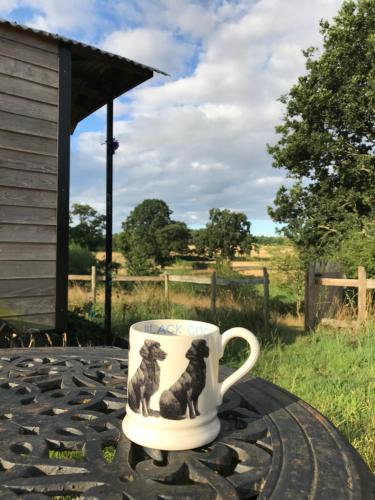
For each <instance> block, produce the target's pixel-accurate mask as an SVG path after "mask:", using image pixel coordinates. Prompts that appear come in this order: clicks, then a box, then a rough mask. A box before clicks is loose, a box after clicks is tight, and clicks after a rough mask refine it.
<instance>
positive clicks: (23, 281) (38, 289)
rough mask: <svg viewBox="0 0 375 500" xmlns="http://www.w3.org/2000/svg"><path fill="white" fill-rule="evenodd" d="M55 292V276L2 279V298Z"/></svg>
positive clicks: (0, 283) (0, 293) (0, 288)
mask: <svg viewBox="0 0 375 500" xmlns="http://www.w3.org/2000/svg"><path fill="white" fill-rule="evenodd" d="M54 293H55V279H54V278H35V279H34V278H19V279H0V298H12V297H37V296H38V297H40V296H46V295H54ZM23 312H24V311H23ZM30 312H31V311H30Z"/></svg>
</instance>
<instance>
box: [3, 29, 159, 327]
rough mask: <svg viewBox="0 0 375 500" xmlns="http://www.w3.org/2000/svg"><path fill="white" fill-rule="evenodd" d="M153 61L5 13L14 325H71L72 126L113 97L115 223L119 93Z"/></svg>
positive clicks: (144, 76)
mask: <svg viewBox="0 0 375 500" xmlns="http://www.w3.org/2000/svg"><path fill="white" fill-rule="evenodd" d="M155 71H157V70H155V69H154V68H150V67H148V66H144V65H142V64H138V63H136V62H134V61H131V60H129V59H126V58H124V57H119V56H117V55H113V54H110V53H107V52H103V51H102V50H99V49H97V48H95V47H91V46H89V45H85V44H83V43H79V42H76V41H74V40H70V39H67V38H64V37H61V36H58V35H53V34H51V33H46V32H44V31H39V30H34V29H31V28H28V27H26V26H21V25H18V24H15V23H10V22H8V21H1V20H0V318H2V319H4V320H6V321H8V322H9V323H11V324H13V325H15V326H16V327H17V328H20V329H24V328H27V327H36V328H41V329H48V328H52V329H57V330H62V329H64V328H65V322H66V310H67V287H68V279H67V278H68V224H69V168H70V167H69V156H70V143H69V138H70V134H71V133H72V132H73V131H74V129H75V127H76V125H77V123H78V122H80V121H81V120H83V119H84V118H86V117H87V116H88V115H90V114H91V113H93V112H94V111H96V110H97V109H99V108H101V107H102V106H104V105H107V109H108V114H107V215H108V217H109V218H108V219H107V230H108V229H110V230H111V193H110V190H111V189H110V188H111V185H112V159H111V157H112V153H111V147H112V146H111V145H110V144H109V143H110V141H111V135H112V123H113V107H112V104H113V99H115V98H116V97H118V96H120V95H121V94H123V93H125V92H127V91H128V90H130V89H132V88H133V87H135V86H137V85H139V84H140V83H142V82H144V81H146V80H148V79H149V78H151V77H152V76H153V73H154V72H155ZM108 168H109V170H108ZM103 189H104V187H103ZM110 232H111V231H110ZM107 237H108V238H107V259H108V262H107V269H109V266H110V258H111V257H110V256H111V240H110V238H111V235H110V234H107ZM108 280H109V285H108V286H110V277H109V278H108Z"/></svg>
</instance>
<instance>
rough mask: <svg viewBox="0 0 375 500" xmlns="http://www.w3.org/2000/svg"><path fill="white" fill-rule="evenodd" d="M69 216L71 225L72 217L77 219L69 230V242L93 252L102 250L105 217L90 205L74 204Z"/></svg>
mask: <svg viewBox="0 0 375 500" xmlns="http://www.w3.org/2000/svg"><path fill="white" fill-rule="evenodd" d="M70 216H71V224H72V218H73V217H75V218H77V219H78V223H77V224H76V225H75V226H72V225H71V226H70V229H69V238H70V241H71V242H73V243H76V244H77V245H80V246H81V247H85V248H88V249H89V250H90V251H93V252H95V251H97V250H100V249H102V248H104V229H105V215H102V214H100V213H99V212H97V211H96V210H95V209H94V208H93V207H91V206H90V205H83V204H81V203H74V204H73V206H72V210H71V212H70ZM72 216H73V217H72Z"/></svg>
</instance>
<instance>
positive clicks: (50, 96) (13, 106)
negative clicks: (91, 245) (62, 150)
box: [0, 26, 59, 329]
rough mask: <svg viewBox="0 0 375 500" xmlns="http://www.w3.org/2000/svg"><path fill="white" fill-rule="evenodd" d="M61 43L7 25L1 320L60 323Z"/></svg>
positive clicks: (2, 67) (0, 111) (1, 82)
mask: <svg viewBox="0 0 375 500" xmlns="http://www.w3.org/2000/svg"><path fill="white" fill-rule="evenodd" d="M58 57H59V56H58V44H57V42H54V41H49V40H44V39H41V38H39V37H38V36H37V35H35V34H32V33H26V32H21V31H19V30H17V29H13V28H12V27H9V26H0V317H1V318H3V319H5V320H7V321H9V322H10V323H11V324H13V325H15V326H16V327H18V328H21V329H23V328H27V327H30V326H35V327H40V328H54V326H55V309H56V278H55V277H56V209H57V207H56V204H57V151H58V143H57V138H58V131H57V128H58V123H57V122H58V93H59V89H58V85H59V83H58V82H59V72H58V67H59V60H58Z"/></svg>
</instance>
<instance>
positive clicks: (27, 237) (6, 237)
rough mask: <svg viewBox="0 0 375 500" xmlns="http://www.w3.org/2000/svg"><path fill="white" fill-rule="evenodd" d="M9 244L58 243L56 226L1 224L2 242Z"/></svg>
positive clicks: (0, 234) (0, 236)
mask: <svg viewBox="0 0 375 500" xmlns="http://www.w3.org/2000/svg"><path fill="white" fill-rule="evenodd" d="M2 241H4V242H8V243H56V228H55V227H54V226H36V225H34V226H33V225H30V224H1V225H0V242H2Z"/></svg>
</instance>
